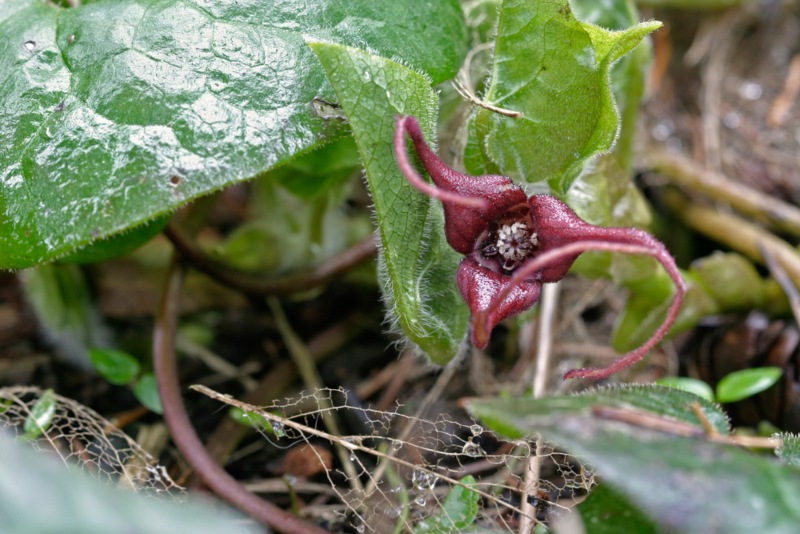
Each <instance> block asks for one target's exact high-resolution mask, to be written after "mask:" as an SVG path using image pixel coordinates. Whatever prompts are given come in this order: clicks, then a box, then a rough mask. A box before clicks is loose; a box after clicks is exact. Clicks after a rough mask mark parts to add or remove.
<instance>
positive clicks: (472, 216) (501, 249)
mask: <svg viewBox="0 0 800 534" xmlns="http://www.w3.org/2000/svg"><path fill="white" fill-rule="evenodd" d="M406 133H407V134H408V135H409V137H410V138H411V141H412V142H413V144H414V148H415V150H416V153H417V155H418V156H419V159H420V161H421V163H422V166H423V167H424V168H425V170H426V171H427V173H428V174H429V175H430V177H431V179H432V180H433V183H434V184H435V186H434V185H431V184H429V183H428V182H426V181H425V180H423V179H422V177H421V176H420V175H419V174H418V173H417V171H416V169H415V168H414V167H413V165H412V164H411V162H410V161H409V159H408V154H407V151H406V140H405V135H406ZM394 151H395V157H396V158H397V162H398V165H399V166H400V170H401V171H402V172H403V174H404V175H405V177H406V179H407V180H408V181H409V182H410V183H411V184H412V185H413V186H414V187H416V188H417V189H419V190H420V191H422V192H423V193H425V194H427V195H428V196H431V197H433V198H436V199H438V200H440V201H441V202H442V205H443V207H444V216H445V237H446V238H447V242H448V243H449V244H450V246H451V247H453V248H454V249H455V250H456V251H458V252H460V253H461V254H463V255H464V259H463V260H462V261H461V263H460V265H459V267H458V274H457V276H456V281H457V284H458V289H459V290H460V291H461V295H462V296H463V298H464V300H465V301H466V303H467V305H468V306H469V308H470V310H471V312H472V321H471V339H472V343H473V345H475V346H476V347H478V348H485V347H486V345H487V344H488V343H489V336H490V334H491V331H492V329H493V328H494V327H495V326H496V325H497V324H498V323H499V322H500V321H502V320H504V319H506V318H508V317H511V316H513V315H516V314H518V313H521V312H523V311H525V310H527V309H528V308H530V307H531V306H533V305H534V304H535V303H536V301H537V300H539V296H540V295H541V291H542V284H544V283H552V282H558V281H559V280H561V279H562V278H564V276H565V275H566V274H567V271H568V270H569V268H570V266H571V265H572V263H573V262H574V261H575V259H576V258H577V257H578V256H579V255H580V254H581V253H583V252H586V251H588V250H594V251H609V252H624V253H629V254H644V255H649V256H652V257H654V258H655V259H656V260H658V261H659V262H660V263H661V265H662V266H663V267H664V269H665V270H666V271H667V273H668V274H669V276H670V278H671V279H672V281H673V282H674V283H675V286H676V288H677V291H676V292H675V296H674V298H673V301H672V304H671V305H670V307H669V309H668V311H667V316H666V318H665V320H664V322H663V323H662V324H661V326H660V327H659V328H658V329H657V330H656V331H655V332H654V333H653V335H652V336H651V337H650V339H648V340H647V341H646V342H645V343H644V344H643V345H641V346H640V347H639V348H637V349H635V350H633V351H632V352H629V353H628V354H625V355H623V356H621V357H620V358H618V359H617V360H615V361H614V362H613V363H612V364H611V365H609V366H608V367H603V368H598V369H574V370H572V371H570V372H568V373H567V374H566V375H564V378H565V379H566V378H592V379H602V378H606V377H608V376H610V375H611V374H613V373H616V372H617V371H620V370H621V369H624V368H625V367H628V366H630V365H632V364H634V363H635V362H637V361H639V360H640V359H642V358H643V357H644V355H645V354H647V352H648V351H649V350H650V349H652V348H653V347H654V346H655V345H656V343H658V342H659V341H660V340H661V339H662V338H663V337H664V336H665V335H666V333H667V331H668V330H669V328H670V327H671V326H672V324H673V323H674V322H675V319H676V318H677V316H678V312H679V311H680V307H681V304H682V303H683V296H684V293H685V291H686V285H685V283H684V281H683V278H682V277H681V275H680V272H679V271H678V267H677V266H676V265H675V260H674V259H673V258H672V256H671V255H670V254H669V252H668V251H667V249H666V247H664V245H663V244H662V243H661V242H660V241H658V240H656V239H655V238H654V237H653V236H651V235H650V234H648V233H647V232H644V231H642V230H639V229H635V228H605V227H601V226H594V225H591V224H589V223H587V222H586V221H584V220H583V219H581V218H580V217H578V216H577V215H576V214H575V212H574V211H572V210H571V209H570V208H569V207H568V206H567V205H566V204H564V203H563V202H561V201H560V200H558V199H557V198H555V197H553V196H551V195H533V196H531V197H528V196H527V195H526V194H525V192H524V191H523V190H522V189H521V188H520V187H519V186H517V185H515V184H514V183H513V182H512V181H511V179H509V178H507V177H505V176H496V175H485V176H479V177H475V176H469V175H465V174H462V173H459V172H457V171H455V170H454V169H451V168H450V167H448V166H447V165H446V164H445V163H444V162H442V160H440V159H439V157H438V156H437V155H436V154H435V153H434V152H433V151H432V150H431V149H430V147H429V146H428V144H427V143H426V142H425V138H424V137H423V135H422V131H421V130H420V127H419V123H418V122H417V120H416V119H415V118H414V117H407V116H399V117H397V120H396V127H395V137H394Z"/></svg>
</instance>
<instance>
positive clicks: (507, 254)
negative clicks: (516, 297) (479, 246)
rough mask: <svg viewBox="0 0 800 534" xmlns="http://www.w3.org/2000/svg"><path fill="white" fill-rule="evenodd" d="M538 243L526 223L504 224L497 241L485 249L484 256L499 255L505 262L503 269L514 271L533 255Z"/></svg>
mask: <svg viewBox="0 0 800 534" xmlns="http://www.w3.org/2000/svg"><path fill="white" fill-rule="evenodd" d="M538 242H539V240H538V239H537V237H536V234H532V233H531V232H530V230H528V226H527V225H526V224H525V223H522V222H515V223H513V224H510V225H509V224H504V225H503V226H501V227H500V229H499V230H498V231H497V241H495V242H494V243H489V244H488V245H487V246H486V247H484V248H483V255H484V256H494V255H498V254H499V255H500V256H501V257H502V258H503V260H505V261H504V262H503V269H505V270H506V271H513V270H514V269H516V268H517V266H518V265H519V264H520V262H522V261H524V260H525V259H526V258H528V257H529V256H530V255H531V254H532V253H533V250H534V248H536V245H537V244H538Z"/></svg>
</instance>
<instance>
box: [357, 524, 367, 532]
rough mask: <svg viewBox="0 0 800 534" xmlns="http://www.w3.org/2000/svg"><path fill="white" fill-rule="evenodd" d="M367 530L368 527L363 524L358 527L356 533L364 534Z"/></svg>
mask: <svg viewBox="0 0 800 534" xmlns="http://www.w3.org/2000/svg"><path fill="white" fill-rule="evenodd" d="M366 530H367V527H365V526H364V525H363V524H361V525H357V526H356V532H358V534H364V531H366Z"/></svg>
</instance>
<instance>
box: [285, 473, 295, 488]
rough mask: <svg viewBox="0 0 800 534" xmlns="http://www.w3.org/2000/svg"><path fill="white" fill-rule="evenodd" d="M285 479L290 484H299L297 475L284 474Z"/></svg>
mask: <svg viewBox="0 0 800 534" xmlns="http://www.w3.org/2000/svg"><path fill="white" fill-rule="evenodd" d="M283 480H284V482H286V484H287V485H289V486H294V485H295V484H297V477H295V476H292V475H284V477H283Z"/></svg>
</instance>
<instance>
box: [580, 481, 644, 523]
mask: <svg viewBox="0 0 800 534" xmlns="http://www.w3.org/2000/svg"><path fill="white" fill-rule="evenodd" d="M576 510H577V513H578V514H580V517H581V519H582V520H583V527H584V529H585V532H586V534H618V533H619V532H625V533H626V534H656V533H657V532H658V529H657V528H656V525H655V524H654V523H653V521H651V520H650V519H649V518H648V517H646V516H645V515H644V514H642V512H641V510H639V509H637V508H636V506H634V505H633V504H631V502H630V501H629V500H628V499H627V498H626V497H624V496H623V495H620V494H619V493H617V492H616V491H614V489H613V488H610V487H609V486H608V485H607V484H603V483H602V482H601V483H600V485H599V486H596V487H594V488H592V492H591V493H589V497H587V498H586V500H585V501H583V502H582V503H581V504H579V505H578V507H577V509H576Z"/></svg>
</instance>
